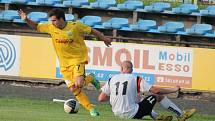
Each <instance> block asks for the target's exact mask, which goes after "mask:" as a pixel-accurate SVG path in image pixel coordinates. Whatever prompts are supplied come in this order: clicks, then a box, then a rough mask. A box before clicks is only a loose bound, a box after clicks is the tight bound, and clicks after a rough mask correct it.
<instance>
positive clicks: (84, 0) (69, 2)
mask: <svg viewBox="0 0 215 121" xmlns="http://www.w3.org/2000/svg"><path fill="white" fill-rule="evenodd" d="M63 5H64V6H65V7H81V6H83V5H89V2H88V0H64V1H63Z"/></svg>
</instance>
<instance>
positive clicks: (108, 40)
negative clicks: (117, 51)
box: [103, 37, 112, 47]
mask: <svg viewBox="0 0 215 121" xmlns="http://www.w3.org/2000/svg"><path fill="white" fill-rule="evenodd" d="M103 41H104V43H105V45H106V46H108V47H109V46H110V45H111V42H112V39H110V38H108V37H103Z"/></svg>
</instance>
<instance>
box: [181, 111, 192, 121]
mask: <svg viewBox="0 0 215 121" xmlns="http://www.w3.org/2000/svg"><path fill="white" fill-rule="evenodd" d="M195 112H196V109H190V110H186V111H185V112H184V113H183V114H182V115H181V116H180V117H178V121H185V120H186V119H188V118H190V117H192V116H193V115H194V114H195Z"/></svg>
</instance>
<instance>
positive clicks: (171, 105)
mask: <svg viewBox="0 0 215 121" xmlns="http://www.w3.org/2000/svg"><path fill="white" fill-rule="evenodd" d="M160 104H161V105H162V106H163V107H164V108H166V109H168V110H169V111H171V112H173V113H175V114H176V115H177V116H181V114H182V111H181V109H179V108H178V106H176V105H175V104H174V103H173V102H172V101H171V100H170V99H168V98H167V97H166V96H165V97H164V99H163V100H161V101H160Z"/></svg>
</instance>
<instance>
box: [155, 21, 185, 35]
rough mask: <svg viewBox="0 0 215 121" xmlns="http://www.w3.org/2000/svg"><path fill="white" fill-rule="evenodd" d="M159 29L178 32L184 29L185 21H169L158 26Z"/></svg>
mask: <svg viewBox="0 0 215 121" xmlns="http://www.w3.org/2000/svg"><path fill="white" fill-rule="evenodd" d="M158 31H160V32H167V33H177V32H179V31H184V23H182V22H167V23H165V24H164V25H162V26H159V27H158Z"/></svg>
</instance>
